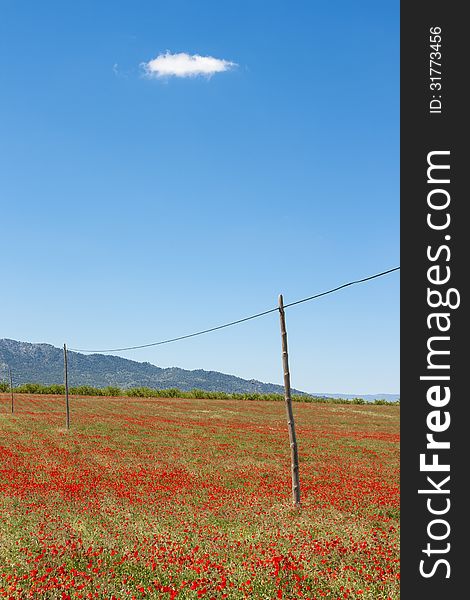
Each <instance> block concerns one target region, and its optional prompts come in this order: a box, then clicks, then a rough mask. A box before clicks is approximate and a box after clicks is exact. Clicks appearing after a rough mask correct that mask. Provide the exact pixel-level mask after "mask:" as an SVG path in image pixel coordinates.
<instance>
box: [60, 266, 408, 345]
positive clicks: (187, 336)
mask: <svg viewBox="0 0 470 600" xmlns="http://www.w3.org/2000/svg"><path fill="white" fill-rule="evenodd" d="M399 269H400V267H394V268H393V269H388V270H387V271H382V272H381V273H376V274H375V275H370V276H369V277H364V278H363V279H356V280H355V281H349V282H348V283H343V285H339V286H338V287H335V288H332V289H330V290H327V291H326V292H320V293H319V294H315V295H313V296H309V297H308V298H302V300H296V301H295V302H290V303H289V304H285V305H284V308H289V307H290V306H295V305H297V304H301V303H302V302H309V301H310V300H315V299H316V298H321V297H322V296H326V295H328V294H333V293H334V292H337V291H339V290H342V289H343V288H346V287H349V286H351V285H356V284H359V283H365V282H366V281H370V280H371V279H377V278H378V277H383V276H384V275H388V274H389V273H393V272H394V271H398V270H399ZM278 310H279V307H276V308H270V309H269V310H265V311H263V312H260V313H256V314H255V315H250V316H249V317H244V318H243V319H237V320H236V321H231V322H230V323H224V325H218V326H217V327H211V328H210V329H203V330H202V331H196V332H195V333H189V334H188V335H181V336H179V337H175V338H170V339H167V340H161V341H159V342H152V343H151V344H141V345H139V346H128V347H126V348H110V349H108V350H83V349H80V348H69V350H71V351H73V352H88V353H92V354H101V353H106V352H124V351H126V350H139V349H140V348H150V347H152V346H161V345H162V344H170V343H171V342H178V341H180V340H187V339H188V338H192V337H196V336H198V335H203V334H205V333H210V332H212V331H217V330H219V329H225V328H226V327H232V325H238V324H239V323H244V322H245V321H251V320H252V319H257V318H259V317H263V316H264V315H268V314H270V313H273V312H276V311H278Z"/></svg>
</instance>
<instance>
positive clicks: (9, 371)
mask: <svg viewBox="0 0 470 600" xmlns="http://www.w3.org/2000/svg"><path fill="white" fill-rule="evenodd" d="M8 374H9V376H10V394H11V414H13V413H14V412H15V395H14V393H13V377H12V374H11V367H8Z"/></svg>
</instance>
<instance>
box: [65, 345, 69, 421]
mask: <svg viewBox="0 0 470 600" xmlns="http://www.w3.org/2000/svg"><path fill="white" fill-rule="evenodd" d="M64 384H65V413H66V426H67V429H70V407H69V374H68V369H67V346H66V345H65V344H64Z"/></svg>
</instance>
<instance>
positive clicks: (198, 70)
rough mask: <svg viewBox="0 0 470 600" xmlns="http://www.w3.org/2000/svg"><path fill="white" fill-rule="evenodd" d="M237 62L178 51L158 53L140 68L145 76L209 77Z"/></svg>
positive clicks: (227, 69)
mask: <svg viewBox="0 0 470 600" xmlns="http://www.w3.org/2000/svg"><path fill="white" fill-rule="evenodd" d="M236 66H237V64H236V63H234V62H230V61H228V60H223V59H221V58H214V57H213V56H200V55H199V54H193V55H191V54H187V53H186V52H180V53H178V54H171V52H169V51H167V52H165V54H159V55H158V56H157V58H154V59H153V60H150V61H149V62H147V63H142V68H143V69H144V71H145V75H146V76H147V77H158V78H166V77H198V76H203V77H211V76H212V75H214V73H222V72H223V71H229V70H230V69H232V68H233V67H236Z"/></svg>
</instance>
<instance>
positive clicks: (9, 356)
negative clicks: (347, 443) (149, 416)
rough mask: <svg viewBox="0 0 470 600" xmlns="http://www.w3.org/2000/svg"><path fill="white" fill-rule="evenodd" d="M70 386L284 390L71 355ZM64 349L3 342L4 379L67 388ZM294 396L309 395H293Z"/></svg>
mask: <svg viewBox="0 0 470 600" xmlns="http://www.w3.org/2000/svg"><path fill="white" fill-rule="evenodd" d="M68 358H69V382H70V385H71V386H78V385H92V386H94V387H106V386H109V385H114V386H117V387H120V388H124V389H127V388H133V387H141V386H146V387H150V388H155V389H166V388H178V389H180V390H183V391H189V390H192V389H195V388H197V389H201V390H207V391H209V392H227V393H253V392H258V393H264V394H271V393H280V394H282V393H284V388H283V387H282V386H280V385H276V384H274V383H263V382H261V381H257V380H255V379H251V380H247V379H242V378H241V377H235V376H234V375H227V374H225V373H219V372H218V371H204V370H202V369H197V370H195V371H188V370H186V369H179V368H178V367H170V368H168V369H162V368H160V367H157V366H155V365H152V364H151V363H149V362H137V361H134V360H128V359H126V358H121V357H120V356H111V355H108V354H80V353H79V352H71V351H69V352H68ZM63 360H64V357H63V350H62V348H56V347H55V346H51V345H50V344H30V343H28V342H17V341H15V340H8V339H0V380H1V379H6V378H7V372H8V366H10V367H11V369H12V372H13V376H14V383H15V385H19V384H22V383H42V384H44V385H50V384H54V383H63V369H64V363H63ZM292 392H293V393H295V394H304V393H305V392H301V391H299V390H295V389H293V390H292ZM311 395H313V396H325V397H328V398H355V397H360V398H363V399H364V400H367V401H374V400H376V399H381V400H388V401H395V400H398V399H399V397H400V396H399V394H368V395H367V394H366V395H364V394H330V393H315V392H311Z"/></svg>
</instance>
